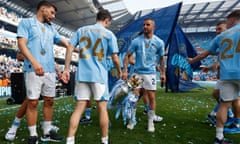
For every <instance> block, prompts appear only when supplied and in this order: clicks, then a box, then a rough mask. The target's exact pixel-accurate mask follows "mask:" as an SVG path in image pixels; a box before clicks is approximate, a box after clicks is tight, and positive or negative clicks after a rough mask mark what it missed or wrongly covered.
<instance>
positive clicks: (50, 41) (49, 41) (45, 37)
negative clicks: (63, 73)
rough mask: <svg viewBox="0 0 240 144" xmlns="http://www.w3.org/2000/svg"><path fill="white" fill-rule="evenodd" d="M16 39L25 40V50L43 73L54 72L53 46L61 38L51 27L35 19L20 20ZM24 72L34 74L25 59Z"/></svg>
mask: <svg viewBox="0 0 240 144" xmlns="http://www.w3.org/2000/svg"><path fill="white" fill-rule="evenodd" d="M17 37H18V38H21V37H23V38H26V39H27V48H28V49H29V51H30V53H31V54H32V56H33V57H34V58H35V59H36V60H37V61H38V62H39V63H40V64H41V65H42V66H43V68H44V71H45V72H55V66H54V53H53V45H54V43H59V42H60V41H61V37H60V35H59V34H58V32H57V31H56V30H55V29H54V27H53V26H52V25H49V24H47V23H45V24H43V23H40V22H39V21H38V20H37V18H36V17H33V18H26V19H22V20H21V22H20V23H19V25H18V29H17ZM24 70H25V71H26V72H34V70H33V66H32V64H31V63H30V62H29V61H28V60H27V59H25V60H24Z"/></svg>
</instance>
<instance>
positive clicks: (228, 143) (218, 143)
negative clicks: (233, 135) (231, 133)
mask: <svg viewBox="0 0 240 144" xmlns="http://www.w3.org/2000/svg"><path fill="white" fill-rule="evenodd" d="M232 143H233V142H232V141H231V140H228V139H225V138H223V139H221V140H219V139H218V138H215V140H214V142H213V144H232Z"/></svg>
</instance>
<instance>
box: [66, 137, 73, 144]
mask: <svg viewBox="0 0 240 144" xmlns="http://www.w3.org/2000/svg"><path fill="white" fill-rule="evenodd" d="M74 143H75V138H74V136H72V137H67V142H66V144H74Z"/></svg>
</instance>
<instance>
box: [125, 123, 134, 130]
mask: <svg viewBox="0 0 240 144" xmlns="http://www.w3.org/2000/svg"><path fill="white" fill-rule="evenodd" d="M134 126H135V125H134V123H133V122H132V121H129V123H128V125H127V128H128V129H130V130H133V129H134Z"/></svg>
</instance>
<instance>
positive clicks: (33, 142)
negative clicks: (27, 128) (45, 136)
mask: <svg viewBox="0 0 240 144" xmlns="http://www.w3.org/2000/svg"><path fill="white" fill-rule="evenodd" d="M28 144H38V137H37V136H30V137H29V138H28Z"/></svg>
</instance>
